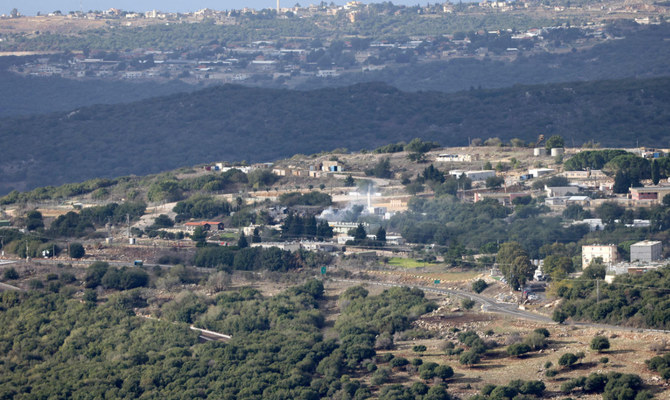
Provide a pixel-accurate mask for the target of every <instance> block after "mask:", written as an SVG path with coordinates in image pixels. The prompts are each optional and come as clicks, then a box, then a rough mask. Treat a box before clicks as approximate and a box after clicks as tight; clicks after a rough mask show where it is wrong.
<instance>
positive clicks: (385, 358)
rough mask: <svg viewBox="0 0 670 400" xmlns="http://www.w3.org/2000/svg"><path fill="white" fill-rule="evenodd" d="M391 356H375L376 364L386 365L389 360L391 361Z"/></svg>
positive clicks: (387, 354) (386, 354)
mask: <svg viewBox="0 0 670 400" xmlns="http://www.w3.org/2000/svg"><path fill="white" fill-rule="evenodd" d="M393 357H394V356H393V354H392V353H384V354H379V355H377V357H376V359H377V362H378V363H381V364H383V363H387V362H389V361H391V360H393Z"/></svg>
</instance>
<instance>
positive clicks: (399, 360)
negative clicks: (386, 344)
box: [391, 357, 409, 368]
mask: <svg viewBox="0 0 670 400" xmlns="http://www.w3.org/2000/svg"><path fill="white" fill-rule="evenodd" d="M407 364H409V361H408V360H407V359H406V358H404V357H395V358H394V359H393V360H391V367H393V368H400V367H404V366H405V365H407Z"/></svg>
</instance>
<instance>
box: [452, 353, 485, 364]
mask: <svg viewBox="0 0 670 400" xmlns="http://www.w3.org/2000/svg"><path fill="white" fill-rule="evenodd" d="M480 361H481V358H480V357H479V354H478V353H477V352H476V351H474V350H468V351H466V352H465V353H463V354H461V357H460V358H459V359H458V362H459V363H460V364H462V365H467V366H472V365H475V364H479V362H480Z"/></svg>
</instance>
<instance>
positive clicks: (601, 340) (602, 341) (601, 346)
mask: <svg viewBox="0 0 670 400" xmlns="http://www.w3.org/2000/svg"><path fill="white" fill-rule="evenodd" d="M609 348H610V341H609V340H608V339H607V338H606V337H605V336H596V337H594V338H593V339H592V340H591V350H595V351H597V352H598V353H600V352H602V351H603V350H607V349H609Z"/></svg>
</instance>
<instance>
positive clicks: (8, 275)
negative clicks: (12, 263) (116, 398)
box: [3, 268, 19, 281]
mask: <svg viewBox="0 0 670 400" xmlns="http://www.w3.org/2000/svg"><path fill="white" fill-rule="evenodd" d="M3 276H4V278H5V280H7V281H11V280H14V279H19V273H18V272H16V270H15V269H14V268H8V269H6V270H5V272H4V274H3Z"/></svg>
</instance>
